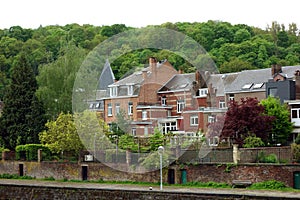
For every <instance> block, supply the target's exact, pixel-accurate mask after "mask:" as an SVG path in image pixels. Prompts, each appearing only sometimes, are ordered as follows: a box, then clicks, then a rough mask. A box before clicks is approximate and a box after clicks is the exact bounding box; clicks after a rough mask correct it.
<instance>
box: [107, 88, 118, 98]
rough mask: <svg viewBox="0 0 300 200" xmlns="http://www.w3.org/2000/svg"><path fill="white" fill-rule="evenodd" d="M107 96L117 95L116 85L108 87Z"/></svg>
mask: <svg viewBox="0 0 300 200" xmlns="http://www.w3.org/2000/svg"><path fill="white" fill-rule="evenodd" d="M109 96H110V97H116V96H118V87H117V86H113V87H111V88H109Z"/></svg>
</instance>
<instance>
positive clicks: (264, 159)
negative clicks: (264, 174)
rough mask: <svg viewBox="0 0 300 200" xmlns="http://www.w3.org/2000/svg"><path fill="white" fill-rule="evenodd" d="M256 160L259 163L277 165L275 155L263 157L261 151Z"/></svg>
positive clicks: (263, 154)
mask: <svg viewBox="0 0 300 200" xmlns="http://www.w3.org/2000/svg"><path fill="white" fill-rule="evenodd" d="M257 160H258V162H260V163H278V159H277V156H276V155H275V154H269V155H265V153H264V152H263V151H262V152H260V153H259V155H258V158H257Z"/></svg>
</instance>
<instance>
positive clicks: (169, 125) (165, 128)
mask: <svg viewBox="0 0 300 200" xmlns="http://www.w3.org/2000/svg"><path fill="white" fill-rule="evenodd" d="M160 125H161V127H162V132H163V133H168V132H170V131H176V130H177V123H176V121H175V122H165V123H161V124H160Z"/></svg>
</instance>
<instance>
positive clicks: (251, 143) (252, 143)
mask: <svg viewBox="0 0 300 200" xmlns="http://www.w3.org/2000/svg"><path fill="white" fill-rule="evenodd" d="M263 146H265V144H264V142H263V141H262V140H261V138H259V137H256V136H248V137H246V139H245V140H244V144H243V147H244V148H254V147H263Z"/></svg>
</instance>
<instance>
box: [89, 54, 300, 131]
mask: <svg viewBox="0 0 300 200" xmlns="http://www.w3.org/2000/svg"><path fill="white" fill-rule="evenodd" d="M297 70H298V73H295V71H297ZM297 75H298V76H297ZM297 81H298V82H297ZM99 82H100V85H99V88H100V89H99V91H98V93H97V99H96V100H95V101H91V102H90V103H91V104H90V109H91V110H93V109H96V110H97V111H98V112H100V113H102V115H101V116H102V117H103V119H104V120H105V122H106V123H108V124H112V123H113V122H117V120H118V117H117V116H118V115H119V114H121V115H119V116H122V117H123V118H124V119H125V121H126V122H127V125H126V126H125V127H122V128H124V129H126V130H124V131H126V132H128V133H130V132H131V133H132V134H133V135H136V136H147V135H148V134H150V133H153V130H154V128H155V127H158V128H159V129H160V130H161V131H162V132H163V133H164V134H165V133H168V132H173V133H176V134H183V135H195V133H197V132H199V131H200V132H203V133H205V132H206V131H207V125H208V124H209V123H211V122H214V121H215V120H216V119H217V116H218V115H224V114H225V112H226V111H227V105H228V103H229V102H230V101H231V100H236V101H240V99H241V98H247V97H254V98H257V99H258V100H262V99H265V98H266V97H268V96H270V95H271V96H274V97H278V98H280V100H281V101H282V102H287V103H288V104H289V105H290V107H291V109H292V110H291V118H292V121H293V122H297V123H295V126H296V129H295V131H296V132H295V133H297V130H298V129H299V131H298V132H300V67H299V66H286V67H281V66H279V65H273V66H272V67H271V68H266V69H257V70H245V71H241V72H236V73H227V74H211V73H210V72H200V71H196V72H195V73H189V74H183V73H181V72H178V71H176V70H175V69H174V67H173V66H172V65H171V64H170V63H169V62H168V61H167V60H163V61H160V62H158V61H157V60H156V59H155V58H153V57H151V58H150V59H149V66H148V67H146V68H143V69H141V70H140V71H137V72H134V73H133V74H131V75H129V76H127V77H125V78H123V79H121V80H119V81H115V80H114V76H113V73H112V70H111V68H110V66H109V63H108V61H107V63H106V64H105V66H104V69H103V71H102V74H101V77H100V80H99ZM297 100H298V101H297ZM297 127H299V128H298V129H297Z"/></svg>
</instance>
